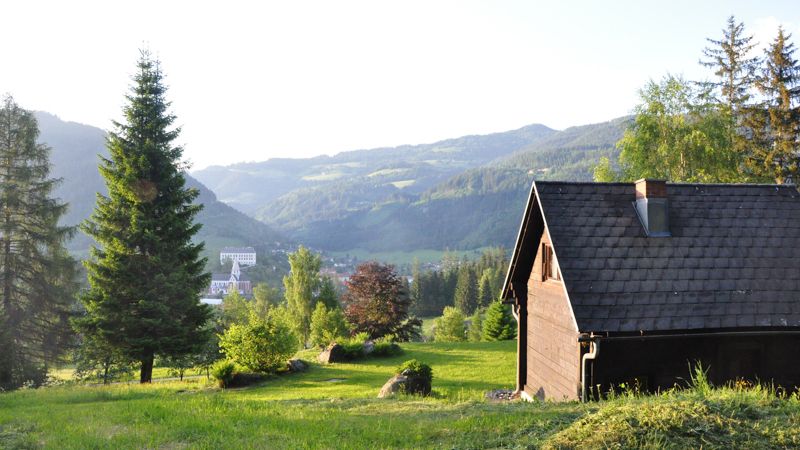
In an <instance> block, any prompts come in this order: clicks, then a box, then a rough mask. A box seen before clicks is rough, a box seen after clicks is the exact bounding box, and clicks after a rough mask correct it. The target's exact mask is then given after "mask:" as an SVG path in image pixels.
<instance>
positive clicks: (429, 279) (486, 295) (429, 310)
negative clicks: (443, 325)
mask: <svg viewBox="0 0 800 450" xmlns="http://www.w3.org/2000/svg"><path fill="white" fill-rule="evenodd" d="M507 266H508V260H507V259H506V253H505V250H504V249H503V248H502V247H490V248H487V249H484V250H483V251H482V252H481V254H480V257H479V258H477V259H475V260H472V261H469V260H463V261H450V262H448V261H446V260H445V258H443V259H442V263H441V267H442V268H441V270H427V271H425V270H422V269H418V271H417V275H416V276H415V277H414V282H413V283H412V292H413V293H414V295H415V296H416V297H415V298H416V299H415V303H414V311H415V313H416V314H418V315H420V316H439V315H441V314H442V311H443V310H444V307H445V306H448V305H453V299H455V298H459V297H460V298H464V299H465V298H468V297H469V295H470V294H469V292H466V295H463V293H459V294H458V295H457V294H456V293H457V282H458V279H459V276H461V278H462V284H461V286H462V291H470V288H469V279H470V278H473V276H470V275H469V274H466V272H467V271H469V272H472V273H473V274H481V277H480V278H481V280H480V283H479V285H478V287H477V293H476V296H477V300H476V301H477V302H478V303H479V304H478V306H484V305H483V302H487V303H486V305H485V306H488V305H489V304H490V303H491V302H492V301H493V300H494V298H495V297H496V296H497V295H499V293H500V289H501V288H502V285H503V275H504V273H505V270H506V267H507ZM485 306H484V307H485ZM473 310H474V306H473V308H472V309H470V312H471V311H473Z"/></svg>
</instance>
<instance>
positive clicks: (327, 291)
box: [317, 276, 341, 309]
mask: <svg viewBox="0 0 800 450" xmlns="http://www.w3.org/2000/svg"><path fill="white" fill-rule="evenodd" d="M320 302H321V303H323V304H324V305H325V306H326V307H327V308H328V309H341V305H340V304H339V294H338V293H337V292H336V286H335V285H334V284H333V280H332V279H331V277H328V276H325V277H322V279H321V280H320V285H319V294H317V303H318V304H319V303H320Z"/></svg>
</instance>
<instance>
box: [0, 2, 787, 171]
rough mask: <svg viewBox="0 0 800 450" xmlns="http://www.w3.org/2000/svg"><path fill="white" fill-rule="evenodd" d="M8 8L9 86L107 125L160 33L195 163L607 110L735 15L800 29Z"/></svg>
mask: <svg viewBox="0 0 800 450" xmlns="http://www.w3.org/2000/svg"><path fill="white" fill-rule="evenodd" d="M2 14H3V24H2V25H1V26H0V39H2V42H3V44H2V49H3V51H2V59H0V61H2V62H0V93H3V92H8V93H11V94H12V95H14V97H15V98H16V100H17V102H18V103H20V104H21V105H22V106H23V107H25V108H28V109H35V110H44V111H48V112H52V113H54V114H56V115H58V116H60V117H61V118H62V119H66V120H71V121H76V122H82V123H87V124H91V125H95V126H98V127H101V128H105V129H109V128H110V126H111V125H110V123H111V120H112V119H117V118H119V116H120V110H121V107H122V104H123V96H124V94H125V93H126V92H127V89H128V86H129V85H130V75H131V73H132V72H133V70H134V66H135V62H136V59H137V57H138V54H139V53H138V49H139V48H141V47H142V46H148V47H149V48H150V49H151V50H152V51H153V52H154V53H155V54H156V55H157V56H158V57H159V58H160V59H161V62H162V67H163V69H164V72H165V74H166V82H167V84H168V85H169V87H170V90H169V92H168V97H169V99H170V100H171V101H172V102H173V112H174V113H175V114H176V115H177V116H178V122H179V124H181V125H182V127H183V133H182V134H181V137H180V138H179V140H180V143H182V144H184V145H185V148H186V152H185V156H186V158H187V159H189V160H190V161H192V162H193V163H194V169H199V168H203V167H205V166H208V165H210V164H228V163H233V162H238V161H261V160H265V159H268V158H271V157H305V156H313V155H318V154H323V153H327V154H333V153H336V152H340V151H344V150H354V149H360V148H372V147H379V146H393V145H399V144H415V143H424V142H433V141H436V140H439V139H444V138H450V137H458V136H462V135H465V134H484V133H489V132H495V131H505V130H509V129H514V128H518V127H521V126H523V125H527V124H531V123H543V124H545V125H548V126H550V127H553V128H558V129H562V128H565V127H568V126H572V125H582V124H586V123H592V122H600V121H605V120H608V119H612V118H614V117H618V116H621V115H624V114H627V113H629V112H630V110H631V109H632V107H633V106H634V104H635V103H636V100H637V97H636V91H637V89H638V88H639V87H641V86H642V85H643V84H644V83H645V82H646V81H647V80H648V79H649V78H660V77H661V76H663V75H664V74H665V73H667V72H672V73H676V74H683V75H684V76H685V77H687V78H690V79H700V78H705V77H707V76H708V74H707V72H706V71H705V70H704V69H702V68H701V67H699V65H698V64H697V61H698V59H699V58H700V56H701V51H702V49H703V47H704V46H705V38H706V37H714V38H718V37H720V36H721V29H722V28H723V27H724V25H725V21H726V19H727V17H728V16H729V15H730V14H735V15H736V17H737V19H738V20H741V21H743V22H744V23H745V26H746V27H747V29H748V31H749V32H751V33H753V34H755V35H756V38H757V39H758V40H760V41H761V42H762V43H766V42H767V41H769V40H771V39H772V38H773V37H774V33H775V29H776V26H777V24H778V23H782V24H783V25H784V26H785V27H786V28H787V29H788V30H789V31H790V32H794V33H795V34H796V36H797V38H798V39H800V7H798V4H797V3H796V1H794V2H793V1H764V0H762V1H752V2H737V1H700V0H692V1H651V2H647V1H583V2H579V1H555V0H553V1H551V2H535V1H498V0H487V1H484V2H467V1H434V0H426V1H409V0H403V1H394V2H388V1H385V2H384V1H377V0H371V1H364V2H350V1H343V0H336V1H331V0H327V1H319V2H317V1H300V0H298V1H291V0H286V1H282V2H263V1H261V2H255V1H254V2H239V1H230V0H229V1H224V2H222V1H218V2H200V1H191V2H190V1H185V2H182V1H164V0H161V1H143V0H137V1H127V2H123V1H108V0H105V1H97V2H84V1H53V2H41V1H34V0H24V1H17V0H11V1H4V2H3V6H2ZM794 41H795V42H798V43H800V41H798V40H797V39H795V40H794ZM796 56H797V57H800V52H799V54H797V55H796Z"/></svg>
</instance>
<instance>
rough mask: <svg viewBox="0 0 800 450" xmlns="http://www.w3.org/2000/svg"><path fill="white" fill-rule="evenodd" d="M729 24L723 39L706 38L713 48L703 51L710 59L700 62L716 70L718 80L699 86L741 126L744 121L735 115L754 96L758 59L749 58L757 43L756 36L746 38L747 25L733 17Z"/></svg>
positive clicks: (733, 121)
mask: <svg viewBox="0 0 800 450" xmlns="http://www.w3.org/2000/svg"><path fill="white" fill-rule="evenodd" d="M726 25H727V26H726V28H725V29H724V30H722V39H719V40H715V39H706V40H707V41H708V42H709V44H711V46H709V47H706V48H705V49H703V56H705V57H706V58H707V59H706V60H704V61H700V64H702V65H703V66H705V67H708V68H710V69H711V70H713V71H714V75H715V76H716V77H717V80H716V81H707V82H703V83H700V85H701V86H703V88H704V90H705V93H704V95H705V96H706V97H710V99H711V101H712V102H713V103H716V104H718V105H723V106H724V108H725V109H727V110H728V111H731V112H732V113H733V114H734V115H733V117H732V123H734V124H738V123H741V121H740V120H737V117H736V114H738V113H739V112H741V111H742V110H743V107H744V106H745V105H746V104H747V102H748V100H749V99H750V97H751V95H752V93H751V89H752V87H753V85H754V83H755V81H756V70H757V68H758V64H759V60H758V58H755V57H750V56H749V54H750V53H751V51H752V50H753V48H755V46H756V44H755V43H752V40H753V36H746V35H745V31H744V24H742V23H741V22H740V23H736V19H735V18H734V16H730V17H729V18H728V22H727V24H726Z"/></svg>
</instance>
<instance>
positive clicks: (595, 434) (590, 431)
mask: <svg viewBox="0 0 800 450" xmlns="http://www.w3.org/2000/svg"><path fill="white" fill-rule="evenodd" d="M599 405H600V409H599V410H598V411H597V412H595V413H593V414H589V415H587V416H585V417H583V418H581V419H579V420H577V421H575V423H573V424H572V425H570V426H569V427H567V428H566V429H564V430H562V431H561V432H559V433H557V434H555V435H554V436H552V437H551V438H550V439H549V440H548V441H547V442H546V445H545V446H544V447H545V448H550V449H596V448H612V449H617V448H645V449H662V448H663V449H685V448H703V449H720V450H723V449H742V450H744V449H769V448H800V401H798V398H797V396H792V397H789V398H783V399H782V398H778V397H777V396H776V395H775V392H772V391H770V390H769V389H765V388H763V387H759V386H757V387H755V388H750V389H735V388H721V389H711V390H707V391H705V392H704V391H703V390H700V389H696V388H695V389H688V390H682V391H675V392H670V393H667V394H664V395H660V396H641V397H623V398H617V399H613V400H610V401H606V402H602V403H600V404H599Z"/></svg>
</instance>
